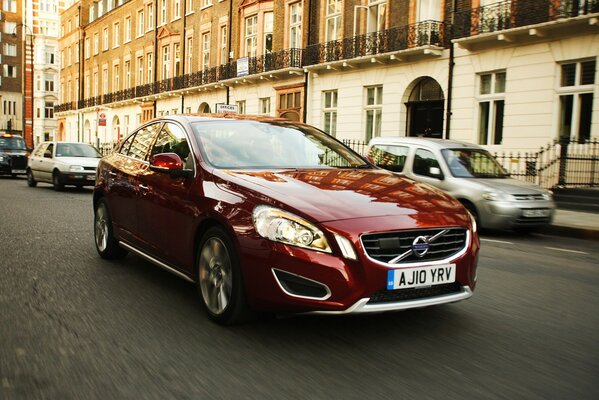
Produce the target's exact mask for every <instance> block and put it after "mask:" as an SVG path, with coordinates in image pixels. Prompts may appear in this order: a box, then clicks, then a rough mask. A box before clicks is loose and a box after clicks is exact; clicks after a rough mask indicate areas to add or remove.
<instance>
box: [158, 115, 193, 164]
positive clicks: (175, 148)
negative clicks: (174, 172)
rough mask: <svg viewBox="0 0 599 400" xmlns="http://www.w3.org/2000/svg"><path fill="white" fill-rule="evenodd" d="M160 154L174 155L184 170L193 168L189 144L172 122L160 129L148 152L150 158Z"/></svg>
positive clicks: (179, 128) (182, 131)
mask: <svg viewBox="0 0 599 400" xmlns="http://www.w3.org/2000/svg"><path fill="white" fill-rule="evenodd" d="M160 153H176V154H177V155H178V156H179V157H181V160H182V161H183V165H184V166H185V168H191V167H192V166H193V158H192V157H191V156H190V154H189V153H190V151H189V143H188V142H187V137H186V136H185V131H184V130H183V128H182V127H181V126H179V125H177V124H174V123H172V122H167V123H166V124H164V126H163V127H162V129H161V131H160V133H159V134H158V138H157V139H156V142H155V143H154V146H153V147H152V150H151V151H150V156H153V155H155V154H160Z"/></svg>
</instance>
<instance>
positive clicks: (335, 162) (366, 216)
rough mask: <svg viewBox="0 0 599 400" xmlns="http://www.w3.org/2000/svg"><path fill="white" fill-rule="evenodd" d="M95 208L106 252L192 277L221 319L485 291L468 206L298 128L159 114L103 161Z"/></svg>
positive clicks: (345, 309) (100, 245)
mask: <svg viewBox="0 0 599 400" xmlns="http://www.w3.org/2000/svg"><path fill="white" fill-rule="evenodd" d="M93 206H94V214H95V218H94V224H95V227H94V232H95V242H96V248H97V251H98V253H99V255H100V256H101V257H103V258H106V259H114V258H119V257H123V256H124V255H125V254H126V253H127V252H128V251H130V252H132V253H135V254H137V255H139V256H141V257H143V258H145V259H147V260H149V261H151V262H152V263H154V264H157V265H158V266H160V267H162V268H164V269H166V270H167V271H169V272H172V273H174V274H175V275H177V276H179V277H181V278H183V279H186V280H188V281H190V282H195V283H196V284H197V287H198V291H199V293H200V297H201V299H202V301H203V304H204V306H205V309H206V310H207V313H208V315H209V317H210V318H212V319H213V320H215V321H217V322H219V323H224V324H228V323H236V322H239V321H243V320H245V319H246V318H248V316H250V315H252V313H253V312H256V311H266V312H318V313H332V314H343V313H358V312H381V311H391V310H401V309H407V308H413V307H424V306H430V305H434V304H442V303H449V302H455V301H459V300H463V299H466V298H468V297H470V296H471V295H472V291H473V290H474V288H475V285H476V264H477V255H478V250H479V239H478V235H477V232H476V225H475V224H474V222H473V220H472V219H471V217H470V215H469V214H468V212H467V211H466V210H465V209H464V208H463V207H462V205H461V204H460V203H459V202H457V201H456V200H454V199H452V198H451V197H450V196H447V195H445V194H444V193H443V192H441V191H439V190H437V189H435V188H433V187H431V186H429V185H425V184H422V183H417V182H414V181H412V180H408V179H404V178H401V177H399V176H397V175H395V174H393V173H391V172H389V171H385V170H382V169H378V168H376V167H375V166H373V165H371V164H370V163H368V162H366V161H365V160H364V159H363V158H362V157H360V156H359V155H358V154H356V153H354V152H353V151H352V150H351V149H349V148H348V147H345V146H344V145H343V144H341V143H340V142H338V141H337V140H335V139H334V138H332V137H330V136H329V135H327V134H325V133H323V132H321V131H319V130H317V129H315V128H313V127H310V126H308V125H304V124H301V123H297V122H291V121H286V120H278V119H269V118H259V117H253V118H250V117H245V118H243V117H242V116H232V115H225V116H222V117H201V116H169V117H162V118H159V119H155V120H153V121H151V122H148V123H146V124H145V125H143V126H141V127H140V128H139V129H137V130H135V131H134V132H133V133H131V134H130V135H129V136H128V137H127V138H125V140H124V141H123V142H122V143H121V144H120V145H119V146H118V147H117V148H116V150H115V152H114V153H113V154H110V155H108V156H106V157H104V158H102V160H101V161H100V165H99V167H98V177H97V180H96V186H95V189H94V199H93Z"/></svg>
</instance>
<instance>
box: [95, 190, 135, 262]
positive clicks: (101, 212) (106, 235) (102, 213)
mask: <svg viewBox="0 0 599 400" xmlns="http://www.w3.org/2000/svg"><path fill="white" fill-rule="evenodd" d="M94 238H95V242H96V250H97V251H98V254H99V255H100V257H102V258H105V259H107V260H113V259H116V258H122V257H124V256H125V255H127V251H125V250H124V249H123V248H122V247H120V246H119V243H118V242H117V240H116V239H115V238H114V234H113V230H112V219H111V218H110V211H108V205H107V204H106V201H104V200H100V201H98V205H97V206H96V211H95V212H94Z"/></svg>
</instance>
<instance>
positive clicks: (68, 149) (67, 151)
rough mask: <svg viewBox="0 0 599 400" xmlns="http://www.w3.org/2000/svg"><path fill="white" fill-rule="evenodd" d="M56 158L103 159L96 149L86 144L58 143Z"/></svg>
mask: <svg viewBox="0 0 599 400" xmlns="http://www.w3.org/2000/svg"><path fill="white" fill-rule="evenodd" d="M56 157H87V158H102V154H100V152H99V151H98V150H96V148H95V147H93V146H90V145H89V144H85V143H57V144H56Z"/></svg>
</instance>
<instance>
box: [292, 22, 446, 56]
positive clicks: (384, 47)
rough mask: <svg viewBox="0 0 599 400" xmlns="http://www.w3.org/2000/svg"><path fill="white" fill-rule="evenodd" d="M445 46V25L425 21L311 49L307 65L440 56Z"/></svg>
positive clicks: (308, 52) (321, 44)
mask: <svg viewBox="0 0 599 400" xmlns="http://www.w3.org/2000/svg"><path fill="white" fill-rule="evenodd" d="M443 47H445V29H444V24H443V23H442V22H439V21H423V22H419V23H417V24H412V25H407V26H403V27H397V28H390V29H387V30H385V31H381V32H372V33H367V34H364V35H359V36H354V37H349V38H345V39H341V40H333V41H330V42H326V43H319V44H315V45H311V46H308V47H307V48H306V50H305V52H304V59H303V64H304V66H311V65H319V64H327V63H335V62H339V61H350V60H352V62H356V61H358V62H360V61H362V62H363V61H364V60H366V61H372V58H373V57H375V60H376V59H377V58H376V57H378V56H381V55H392V54H395V55H399V56H400V58H401V57H407V56H411V55H426V54H434V55H440V51H441V50H442V49H443Z"/></svg>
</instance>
